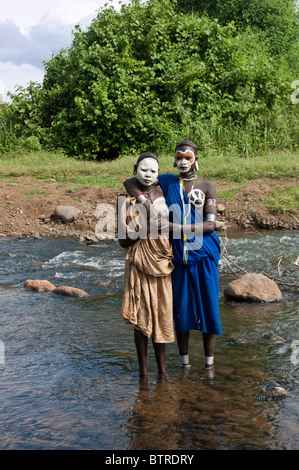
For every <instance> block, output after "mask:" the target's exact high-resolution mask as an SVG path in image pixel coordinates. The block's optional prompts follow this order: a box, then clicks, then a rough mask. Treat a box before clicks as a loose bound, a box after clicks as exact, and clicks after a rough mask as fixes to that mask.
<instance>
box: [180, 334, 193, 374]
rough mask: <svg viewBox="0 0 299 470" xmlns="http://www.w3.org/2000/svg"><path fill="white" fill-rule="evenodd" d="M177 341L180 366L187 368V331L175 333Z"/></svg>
mask: <svg viewBox="0 0 299 470" xmlns="http://www.w3.org/2000/svg"><path fill="white" fill-rule="evenodd" d="M177 342H178V348H179V353H180V358H181V366H182V367H184V368H189V367H190V364H189V331H186V332H185V333H180V334H177Z"/></svg>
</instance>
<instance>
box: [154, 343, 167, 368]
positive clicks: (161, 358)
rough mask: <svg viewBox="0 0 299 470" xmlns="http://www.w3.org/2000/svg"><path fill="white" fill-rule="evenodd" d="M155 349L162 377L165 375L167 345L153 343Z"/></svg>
mask: <svg viewBox="0 0 299 470" xmlns="http://www.w3.org/2000/svg"><path fill="white" fill-rule="evenodd" d="M153 347H154V351H155V356H156V361H157V366H158V372H159V374H161V375H165V373H166V370H165V343H155V342H154V341H153Z"/></svg>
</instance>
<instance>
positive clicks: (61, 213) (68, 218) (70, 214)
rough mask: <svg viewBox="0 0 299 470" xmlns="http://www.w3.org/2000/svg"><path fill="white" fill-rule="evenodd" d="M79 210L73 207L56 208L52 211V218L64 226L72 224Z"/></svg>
mask: <svg viewBox="0 0 299 470" xmlns="http://www.w3.org/2000/svg"><path fill="white" fill-rule="evenodd" d="M80 212H81V211H80V209H78V207H74V206H57V207H55V209H54V217H55V218H56V219H60V220H61V221H62V222H63V223H64V224H68V223H70V222H74V220H76V219H77V217H78V216H79V214H80Z"/></svg>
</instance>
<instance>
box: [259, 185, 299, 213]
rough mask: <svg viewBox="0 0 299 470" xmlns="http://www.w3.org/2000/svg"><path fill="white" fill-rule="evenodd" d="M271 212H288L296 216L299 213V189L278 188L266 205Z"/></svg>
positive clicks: (293, 187) (296, 187)
mask: <svg viewBox="0 0 299 470" xmlns="http://www.w3.org/2000/svg"><path fill="white" fill-rule="evenodd" d="M265 205H266V207H267V209H268V210H269V211H270V212H273V213H277V212H288V213H290V214H296V213H298V212H299V187H298V186H289V187H288V188H285V189H283V190H282V189H281V188H277V189H276V191H274V192H273V193H272V194H271V195H270V196H269V197H268V199H267V201H266V203H265Z"/></svg>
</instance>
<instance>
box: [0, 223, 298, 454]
mask: <svg viewBox="0 0 299 470" xmlns="http://www.w3.org/2000/svg"><path fill="white" fill-rule="evenodd" d="M222 244H223V246H225V247H226V251H227V253H228V255H229V257H230V259H231V260H233V261H234V262H236V263H237V264H238V265H239V266H241V267H243V268H245V269H246V270H247V271H249V272H250V271H251V272H261V271H263V270H265V271H266V272H267V273H268V274H271V275H272V276H275V277H277V278H280V279H288V280H289V282H290V281H291V282H292V283H293V282H294V279H296V277H295V276H296V275H297V273H298V269H299V268H298V267H297V266H295V265H294V262H295V261H296V258H297V256H298V232H264V233H263V234H262V235H261V234H258V233H250V232H248V233H244V232H243V233H242V234H231V235H229V236H227V238H223V237H222ZM0 259H1V265H0V309H1V310H0V324H1V329H0V377H1V388H0V408H1V414H0V448H1V449H7V450H10V449H15V450H24V449H25V450H45V449H50V450H51V449H58V450H63V449H70V450H84V449H94V450H143V449H146V450H181V451H182V450H208V449H209V450H215V449H217V450H260V449H263V450H275V449H276V450H294V449H298V447H299V446H298V444H299V424H298V416H299V393H298V383H299V372H298V363H299V352H298V344H299V341H298V340H299V332H298V294H297V292H295V291H294V290H291V289H290V288H283V287H282V286H281V285H280V288H281V290H282V293H283V302H281V303H272V304H246V303H239V304H237V303H233V302H228V301H227V300H226V299H225V298H224V296H223V288H224V287H225V286H226V285H227V283H228V282H229V281H230V280H232V279H234V278H235V277H234V275H233V274H232V271H231V268H230V267H229V266H228V264H227V262H226V261H225V260H224V259H222V260H221V262H220V266H219V274H220V286H221V295H220V300H219V302H220V311H221V318H222V325H223V330H224V334H223V335H222V336H220V337H218V339H217V346H216V368H215V377H213V378H211V377H207V376H205V373H204V370H203V348H202V339H201V334H200V333H199V332H192V333H191V337H190V361H191V364H192V367H191V369H189V371H184V370H182V369H181V368H180V367H179V362H178V353H177V346H176V343H173V344H170V345H167V348H166V353H167V374H168V375H167V379H166V380H160V379H159V378H158V377H157V375H156V364H155V359H154V355H153V349H152V345H151V343H149V368H150V371H151V374H150V377H149V379H148V380H147V381H140V379H139V374H138V367H137V360H136V353H135V346H134V342H133V331H132V327H131V326H130V325H126V324H124V322H123V320H122V318H121V317H120V309H121V300H122V292H123V272H124V251H123V249H122V248H120V247H119V246H118V244H117V243H116V242H102V243H100V244H98V245H84V244H80V243H78V242H77V241H75V240H67V239H60V240H57V239H46V240H36V239H23V240H16V239H1V240H0ZM235 269H236V268H235ZM26 279H47V280H50V281H51V282H53V283H54V284H55V285H56V286H59V285H69V286H74V287H79V288H81V289H84V290H85V291H87V292H88V293H89V294H90V295H89V297H87V298H82V299H78V298H71V297H63V296H59V295H57V294H52V293H48V294H41V293H36V292H28V291H26V290H25V289H24V287H23V284H24V282H25V281H26ZM295 282H297V283H298V277H297V281H295ZM297 352H298V355H297ZM275 386H279V387H282V388H283V389H284V390H285V391H286V393H287V395H286V396H285V397H282V398H279V399H274V398H273V397H272V395H271V390H272V389H273V387H275Z"/></svg>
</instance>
